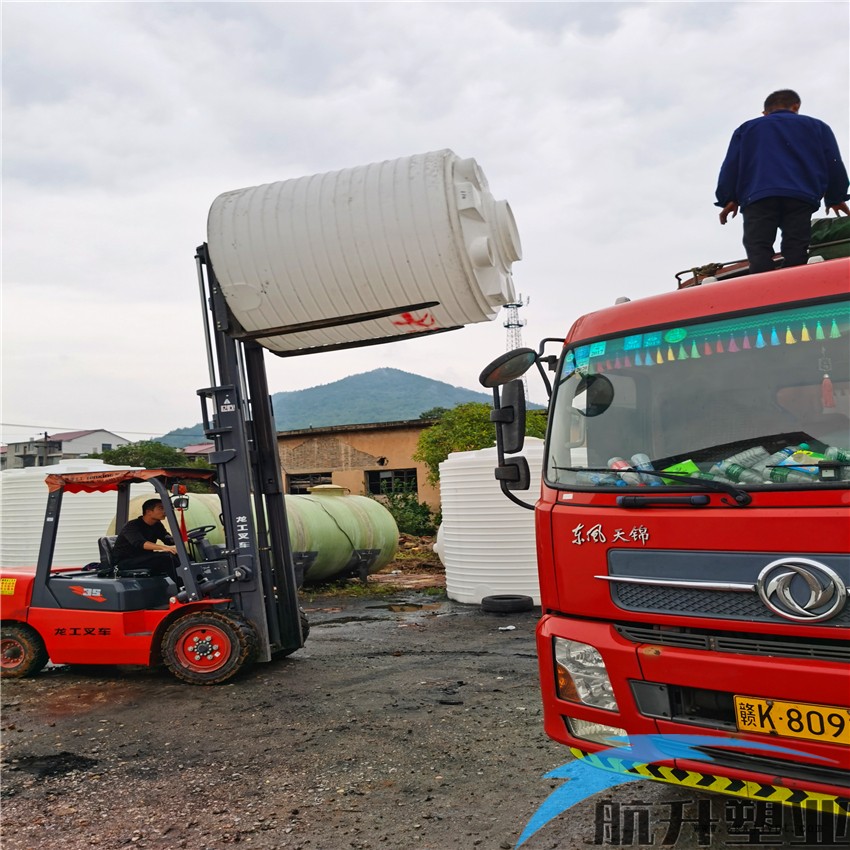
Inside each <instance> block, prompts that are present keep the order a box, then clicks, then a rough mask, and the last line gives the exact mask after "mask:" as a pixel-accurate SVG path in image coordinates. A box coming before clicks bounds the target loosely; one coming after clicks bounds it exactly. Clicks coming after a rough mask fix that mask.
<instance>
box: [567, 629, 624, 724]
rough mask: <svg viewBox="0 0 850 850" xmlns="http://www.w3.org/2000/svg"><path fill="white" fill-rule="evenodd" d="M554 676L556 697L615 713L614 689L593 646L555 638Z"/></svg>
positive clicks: (600, 657)
mask: <svg viewBox="0 0 850 850" xmlns="http://www.w3.org/2000/svg"><path fill="white" fill-rule="evenodd" d="M554 644H555V673H556V682H557V691H558V696H559V697H560V698H561V699H565V700H569V701H570V702H582V703H584V704H585V705H590V706H593V707H594V708H604V709H606V710H607V711H617V710H618V709H617V700H616V699H615V698H614V689H613V688H612V687H611V680H610V679H609V678H608V671H607V670H606V669H605V662H604V661H603V660H602V656H601V655H600V654H599V652H598V651H597V650H596V649H595V648H594V647H592V646H589V645H588V644H586V643H579V642H578V641H575V640H566V639H565V638H559V637H556V638H555V639H554Z"/></svg>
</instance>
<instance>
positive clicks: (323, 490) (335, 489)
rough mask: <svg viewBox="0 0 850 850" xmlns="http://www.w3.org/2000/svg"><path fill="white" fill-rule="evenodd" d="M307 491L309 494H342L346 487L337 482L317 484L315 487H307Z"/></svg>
mask: <svg viewBox="0 0 850 850" xmlns="http://www.w3.org/2000/svg"><path fill="white" fill-rule="evenodd" d="M307 491H308V492H309V493H310V495H311V496H344V495H345V493H346V488H345V487H340V486H339V484H317V485H316V486H315V487H308V488H307Z"/></svg>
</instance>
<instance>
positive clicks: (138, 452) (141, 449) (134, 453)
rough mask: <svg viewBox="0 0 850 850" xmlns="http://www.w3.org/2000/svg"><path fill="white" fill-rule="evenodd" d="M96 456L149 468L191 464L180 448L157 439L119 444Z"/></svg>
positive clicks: (123, 463)
mask: <svg viewBox="0 0 850 850" xmlns="http://www.w3.org/2000/svg"><path fill="white" fill-rule="evenodd" d="M94 457H99V458H100V459H101V460H102V461H103V462H104V463H114V464H116V465H117V466H144V467H146V468H147V469H158V468H159V467H162V466H164V467H173V466H178V467H179V466H189V465H190V462H189V459H188V458H187V457H186V455H184V454H183V452H181V451H180V450H179V449H175V448H173V447H172V446H166V445H165V443H159V442H157V441H156V440H141V441H140V442H138V443H129V444H128V445H126V446H118V448H117V449H108V450H107V451H105V452H102V453H101V454H99V455H94ZM204 465H205V466H206V465H207V464H204Z"/></svg>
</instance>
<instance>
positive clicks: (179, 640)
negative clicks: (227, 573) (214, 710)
mask: <svg viewBox="0 0 850 850" xmlns="http://www.w3.org/2000/svg"><path fill="white" fill-rule="evenodd" d="M257 643H258V641H257V633H256V631H254V627H253V626H252V625H251V624H250V623H248V622H246V621H245V620H243V619H242V618H241V617H237V616H235V615H234V614H231V613H224V612H221V611H197V612H195V613H192V614H186V615H184V616H182V617H180V618H179V619H177V620H175V621H174V622H173V623H172V624H171V625H170V626H169V627H168V629H167V630H166V632H165V634H164V635H163V638H162V658H163V660H164V661H165V665H166V667H168V669H169V670H170V671H171V672H172V673H173V674H174V675H175V676H176V677H177V678H178V679H182V680H183V681H184V682H189V684H191V685H217V684H219V683H220V682H226V681H227V680H228V679H230V678H232V677H233V676H235V675H236V674H237V673H238V672H239V671H240V670H242V669H243V668H244V667H246V666H248V665H249V664H251V662H252V661H253V660H254V657H255V656H256V654H257Z"/></svg>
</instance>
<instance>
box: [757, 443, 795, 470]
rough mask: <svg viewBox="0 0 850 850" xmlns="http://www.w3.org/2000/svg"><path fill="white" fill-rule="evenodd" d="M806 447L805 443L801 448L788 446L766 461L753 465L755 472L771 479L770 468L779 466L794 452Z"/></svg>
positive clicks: (769, 456) (768, 457)
mask: <svg viewBox="0 0 850 850" xmlns="http://www.w3.org/2000/svg"><path fill="white" fill-rule="evenodd" d="M805 445H806V444H805V443H801V444H800V445H799V446H786V447H785V448H784V449H780V450H779V451H778V452H774V453H773V454H772V455H768V456H767V457H766V458H765V459H764V460H760V461H758V462H757V463H755V464H754V465H753V471H754V472H758V473H760V474H761V475H762V476H763V477H764V478H770V468H771V467H772V466H779V464H780V463H782V461H783V460H787V459H788V458H789V457H791V455H792V454H794V452H796V451H797V450H798V449H801V448H803V446H805Z"/></svg>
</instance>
